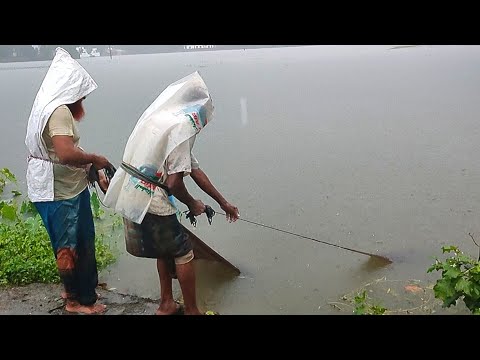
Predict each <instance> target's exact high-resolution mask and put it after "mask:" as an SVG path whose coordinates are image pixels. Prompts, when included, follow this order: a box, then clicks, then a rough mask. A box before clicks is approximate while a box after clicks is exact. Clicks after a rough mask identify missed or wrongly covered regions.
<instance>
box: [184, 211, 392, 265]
mask: <svg viewBox="0 0 480 360" xmlns="http://www.w3.org/2000/svg"><path fill="white" fill-rule="evenodd" d="M184 213H185V214H186V217H187V218H188V219H189V220H190V222H191V224H192V225H193V226H196V224H197V220H196V219H195V217H194V216H193V214H191V213H190V212H189V211H188V210H187V211H184ZM205 214H206V215H207V219H208V222H209V223H210V224H212V218H213V216H214V215H215V214H220V215H226V214H225V213H222V212H220V211H215V210H213V209H212V208H211V207H210V206H208V205H206V206H205ZM238 220H240V221H244V222H246V223H250V224H253V225H257V226H261V227H264V228H267V229H271V230H275V231H279V232H282V233H285V234H289V235H293V236H298V237H300V238H303V239H307V240H311V241H315V242H318V243H322V244H325V245H330V246H334V247H336V248H340V249H343V250H347V251H352V252H355V253H358V254H363V255H367V256H370V257H372V258H375V259H377V260H380V261H381V262H382V263H384V264H385V265H388V264H391V263H392V260H390V259H389V258H387V257H385V256H381V255H377V254H371V253H368V252H365V251H361V250H355V249H351V248H348V247H345V246H341V245H337V244H332V243H329V242H327V241H323V240H318V239H315V238H312V237H309V236H305V235H300V234H297V233H294V232H291V231H287V230H282V229H279V228H276V227H273V226H269V225H265V224H261V223H258V222H255V221H252V220H248V219H243V218H238Z"/></svg>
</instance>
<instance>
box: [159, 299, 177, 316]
mask: <svg viewBox="0 0 480 360" xmlns="http://www.w3.org/2000/svg"><path fill="white" fill-rule="evenodd" d="M181 310H182V306H181V305H180V304H178V303H176V302H170V303H168V304H160V306H159V307H158V309H157V311H156V312H155V315H176V314H178V313H180V311H181Z"/></svg>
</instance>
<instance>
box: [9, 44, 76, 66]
mask: <svg viewBox="0 0 480 360" xmlns="http://www.w3.org/2000/svg"><path fill="white" fill-rule="evenodd" d="M58 46H61V47H63V48H64V49H65V50H67V51H68V52H69V53H70V55H71V56H72V57H73V58H75V59H79V58H80V54H79V52H78V51H77V49H76V47H77V46H78V45H37V47H33V46H32V45H0V62H15V61H37V60H52V59H53V57H54V55H55V49H56V48H57V47H58Z"/></svg>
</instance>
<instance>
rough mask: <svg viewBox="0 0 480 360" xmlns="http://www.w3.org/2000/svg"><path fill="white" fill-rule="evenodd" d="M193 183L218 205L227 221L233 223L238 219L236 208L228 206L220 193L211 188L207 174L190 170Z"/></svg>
mask: <svg viewBox="0 0 480 360" xmlns="http://www.w3.org/2000/svg"><path fill="white" fill-rule="evenodd" d="M190 176H191V177H192V179H193V181H195V183H196V184H197V185H198V187H199V188H200V189H202V190H203V191H204V192H205V193H206V194H208V195H209V196H210V197H211V198H212V199H213V200H215V201H216V202H217V203H218V205H220V207H221V208H222V210H223V211H225V214H226V217H227V220H228V221H230V222H232V221H233V222H235V221H237V219H238V218H239V217H240V215H239V213H238V208H237V207H236V206H233V205H232V204H230V203H229V202H228V201H227V200H225V198H224V197H223V196H222V194H220V192H219V191H218V190H217V189H216V188H215V186H213V184H212V182H211V181H210V179H209V178H208V176H207V174H205V172H203V170H202V169H200V168H196V169H192V172H191V173H190Z"/></svg>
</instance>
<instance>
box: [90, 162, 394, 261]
mask: <svg viewBox="0 0 480 360" xmlns="http://www.w3.org/2000/svg"><path fill="white" fill-rule="evenodd" d="M125 165H128V164H125V163H122V168H123V169H124V170H126V171H127V172H128V173H130V172H131V171H133V172H134V174H131V175H134V176H142V178H143V177H144V176H145V175H144V174H141V173H140V172H138V171H136V169H135V168H133V167H131V166H127V167H125ZM102 170H103V171H104V172H105V175H106V176H107V178H108V179H109V180H111V179H112V178H113V175H114V174H115V171H116V169H115V167H114V166H113V165H112V164H108V166H107V167H105V168H104V169H102ZM134 170H135V171H134ZM89 179H90V181H91V184H92V185H93V186H94V188H95V191H96V187H95V182H97V183H99V175H98V169H96V168H95V166H94V165H93V164H92V166H91V167H90V171H89ZM146 180H147V181H149V182H152V183H153V184H154V185H157V186H158V185H159V184H158V182H153V181H152V180H151V179H148V178H146ZM163 186H164V185H163V184H162V187H163ZM100 189H101V190H102V192H103V193H105V192H106V191H104V190H103V189H102V188H100ZM97 196H98V193H97ZM99 199H100V198H99ZM100 201H101V200H100ZM102 205H104V204H103V202H102ZM104 206H105V205H104ZM183 213H184V214H186V218H187V219H189V220H190V223H191V224H192V225H193V226H194V227H195V226H196V225H197V220H196V219H195V216H194V215H193V214H192V213H191V212H190V211H188V210H187V211H184V212H183ZM216 213H218V214H220V215H226V214H225V213H222V212H221V211H215V210H213V209H212V207H211V206H209V205H205V214H206V215H207V219H208V222H209V224H210V225H211V224H212V219H213V216H214V215H215V214H216ZM239 220H241V221H244V222H246V223H250V224H253V225H257V226H261V227H264V228H267V229H271V230H275V231H279V232H282V233H285V234H289V235H293V236H297V237H300V238H303V239H307V240H311V241H315V242H318V243H321V244H325V245H330V246H334V247H336V248H339V249H343V250H347V251H351V252H354V253H358V254H362V255H367V256H370V257H371V258H374V259H376V260H379V261H380V262H381V263H382V264H384V265H388V264H391V263H392V260H390V259H389V258H387V257H385V256H382V255H377V254H371V253H368V252H365V251H361V250H356V249H351V248H348V247H346V246H341V245H337V244H332V243H329V242H327V241H323V240H318V239H315V238H312V237H309V236H305V235H301V234H297V233H294V232H291V231H287V230H282V229H279V228H276V227H273V226H269V225H265V224H261V223H258V222H255V221H252V220H248V219H243V218H239Z"/></svg>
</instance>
